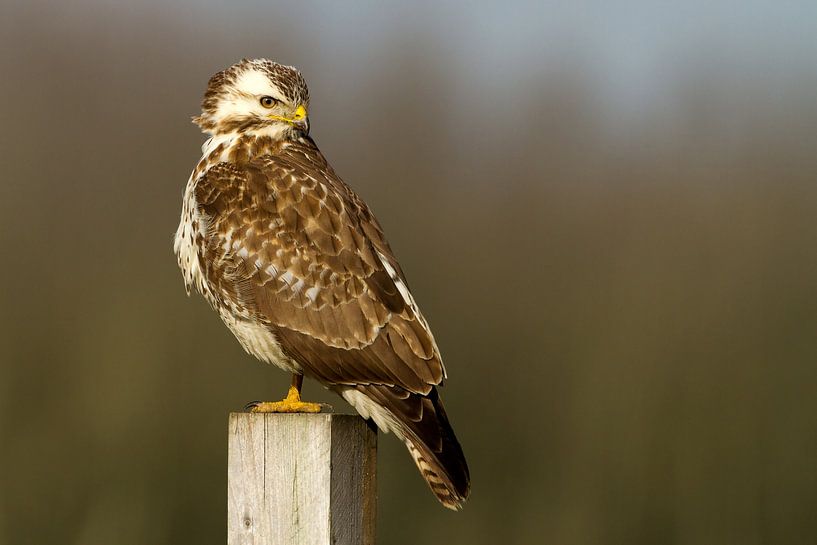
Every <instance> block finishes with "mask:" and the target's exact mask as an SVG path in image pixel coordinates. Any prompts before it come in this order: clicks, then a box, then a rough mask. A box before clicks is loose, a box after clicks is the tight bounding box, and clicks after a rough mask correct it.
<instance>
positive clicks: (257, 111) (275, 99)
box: [193, 59, 309, 139]
mask: <svg viewBox="0 0 817 545" xmlns="http://www.w3.org/2000/svg"><path fill="white" fill-rule="evenodd" d="M307 108H309V89H307V87H306V81H304V78H303V76H301V73H300V72H299V71H298V70H297V69H295V68H293V67H291V66H284V65H282V64H278V63H276V62H272V61H269V60H267V59H255V60H247V59H243V60H242V61H240V62H238V63H236V64H234V65H232V66H231V67H229V68H227V69H226V70H223V71H221V72H218V73H217V74H215V75H214V76H213V77H211V78H210V82H209V83H208V84H207V92H206V93H205V94H204V100H203V101H202V103H201V115H199V116H196V117H194V118H193V122H194V123H196V125H198V126H199V127H201V129H202V130H203V131H204V132H207V133H210V134H213V135H216V134H224V133H229V132H257V133H263V134H266V135H268V136H272V137H273V138H275V139H280V138H287V137H290V136H291V135H293V134H295V133H297V132H302V133H308V132H309V118H308V117H307Z"/></svg>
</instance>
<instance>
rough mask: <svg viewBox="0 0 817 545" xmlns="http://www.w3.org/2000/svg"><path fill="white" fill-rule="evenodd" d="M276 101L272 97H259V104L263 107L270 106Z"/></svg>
mask: <svg viewBox="0 0 817 545" xmlns="http://www.w3.org/2000/svg"><path fill="white" fill-rule="evenodd" d="M277 102H278V101H277V100H275V99H274V98H272V97H261V106H263V107H264V108H272V107H273V106H275V104H276V103H277Z"/></svg>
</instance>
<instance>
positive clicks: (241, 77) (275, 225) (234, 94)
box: [174, 59, 470, 509]
mask: <svg viewBox="0 0 817 545" xmlns="http://www.w3.org/2000/svg"><path fill="white" fill-rule="evenodd" d="M308 109H309V91H308V90H307V86H306V82H305V81H304V78H303V77H302V76H301V73H300V72H299V71H298V70H296V69H295V68H292V67H290V66H283V65H281V64H278V63H275V62H272V61H269V60H266V59H257V60H247V59H244V60H242V61H241V62H238V63H237V64H234V65H233V66H230V67H229V68H227V69H226V70H224V71H222V72H218V73H217V74H215V75H214V76H213V77H212V78H210V81H209V83H208V86H207V91H206V93H205V95H204V100H203V102H202V112H201V115H199V116H197V117H195V118H193V121H194V122H195V123H196V124H197V125H198V126H199V127H201V129H202V130H203V131H204V132H205V133H207V134H209V135H210V138H209V140H207V141H206V142H205V144H204V145H203V146H202V153H203V154H202V157H201V160H200V161H199V163H198V164H197V165H196V168H195V169H194V170H193V173H192V174H191V175H190V179H189V181H188V182H187V187H186V188H185V191H184V201H183V204H182V214H181V222H180V223H179V228H178V230H177V232H176V236H175V241H174V249H175V252H176V256H177V258H178V262H179V266H180V267H181V269H182V272H183V275H184V281H185V284H186V287H187V291H188V294H189V293H190V290H191V288H192V287H195V288H196V289H197V290H198V291H199V292H200V293H201V294H202V295H203V296H204V298H205V299H207V301H208V302H209V303H210V305H212V307H213V308H214V309H215V310H216V311H217V312H218V313H219V315H220V316H221V318H222V320H224V323H225V324H227V327H229V328H230V330H231V331H232V332H233V334H234V335H235V336H236V338H238V341H239V342H240V343H241V344H242V346H243V347H244V348H245V349H246V350H247V352H249V353H250V354H252V355H253V356H255V357H256V358H258V359H260V360H262V361H264V362H267V363H272V364H274V365H277V366H278V367H280V368H281V369H283V370H285V371H287V372H289V373H291V374H292V375H293V379H292V386H291V387H290V389H289V393H288V394H287V396H286V398H285V399H284V400H282V401H277V402H265V403H257V404H255V406H254V407H253V409H252V410H253V411H257V412H318V411H319V410H320V405H318V404H316V403H307V402H303V401H301V398H300V391H301V386H302V381H303V377H304V376H308V377H311V378H313V379H315V380H317V381H318V382H320V383H321V384H323V385H324V386H326V387H327V388H329V389H330V390H333V391H335V392H337V393H338V394H340V395H341V396H342V397H343V398H344V399H345V400H346V401H348V402H349V403H350V404H351V405H352V406H353V407H354V408H355V409H356V410H357V411H358V412H359V413H360V414H361V415H362V416H363V417H364V418H371V419H373V420H374V422H375V424H376V425H377V426H378V428H380V429H381V430H382V431H384V432H389V431H391V432H393V433H394V434H395V435H396V436H397V437H399V438H400V439H401V440H403V441H404V442H405V444H406V446H407V447H408V450H409V453H410V454H411V456H412V457H413V458H414V461H415V463H416V464H417V467H418V469H419V470H420V473H421V474H422V476H423V477H424V478H425V480H426V482H427V483H428V485H429V486H430V487H431V490H432V491H433V492H434V494H435V495H436V496H437V498H438V499H439V500H440V502H442V504H443V505H445V506H446V507H449V508H451V509H459V508H460V507H461V505H462V503H463V501H464V500H465V499H466V498H467V497H468V493H469V489H470V476H469V472H468V466H467V465H466V462H465V457H464V455H463V452H462V448H461V447H460V444H459V442H458V441H457V438H456V437H455V436H454V431H453V429H452V428H451V425H450V424H449V422H448V417H447V416H446V414H445V409H443V404H442V400H441V399H440V395H439V393H438V391H437V386H440V385H442V383H443V380H444V378H445V376H446V373H445V368H444V367H443V363H442V360H441V358H440V352H439V350H438V349H437V344H436V343H435V341H434V337H433V335H432V334H431V330H430V329H429V327H428V324H427V323H426V320H425V318H423V315H422V314H421V313H420V310H419V309H418V308H417V303H416V302H415V301H414V298H413V297H412V295H411V292H410V291H409V288H408V284H407V283H406V279H405V277H404V275H403V271H402V270H401V269H400V265H399V264H398V263H397V259H396V258H395V257H394V253H393V252H392V250H391V248H390V247H389V244H388V242H386V239H385V237H384V235H383V230H382V229H381V227H380V224H379V223H378V221H377V219H375V217H374V215H373V214H372V212H371V211H370V210H369V208H368V207H367V206H366V204H365V203H364V202H363V201H362V200H361V199H360V197H358V196H357V195H356V194H355V192H354V191H352V189H351V188H350V187H349V186H348V185H346V183H344V182H343V180H341V179H340V177H339V176H338V175H337V174H336V173H335V171H334V170H333V169H332V167H331V166H329V163H327V161H326V159H325V158H324V156H323V154H321V152H320V150H319V149H318V147H317V146H316V145H315V142H314V141H313V140H312V139H311V138H310V137H309V117H308Z"/></svg>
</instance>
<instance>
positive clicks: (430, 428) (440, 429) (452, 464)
mask: <svg viewBox="0 0 817 545" xmlns="http://www.w3.org/2000/svg"><path fill="white" fill-rule="evenodd" d="M355 390H356V391H358V392H360V393H362V394H364V395H365V396H366V397H367V398H368V399H369V400H371V401H373V402H374V403H375V404H376V405H377V406H378V408H380V409H381V410H382V409H385V411H387V413H388V414H387V415H386V414H381V415H378V414H377V413H378V411H377V410H376V409H374V408H373V407H369V408H368V409H365V408H363V407H362V404H361V403H360V400H358V399H357V398H356V396H349V395H344V397H346V399H347V400H349V401H350V402H352V404H353V405H354V406H355V408H357V409H358V411H360V412H361V414H363V416H365V417H369V416H370V415H371V416H372V417H373V418H374V420H375V422H376V423H377V424H378V426H379V427H381V428H385V429H391V430H392V431H394V432H395V434H396V435H398V436H399V437H401V438H402V439H403V441H404V442H405V443H406V447H407V448H408V451H409V453H410V454H411V457H412V458H413V459H414V463H415V464H417V469H419V470H420V475H422V477H423V479H425V481H426V482H427V483H428V486H429V487H430V488H431V491H432V492H433V493H434V495H435V496H437V499H439V500H440V502H441V503H442V504H443V505H444V506H445V507H448V508H449V509H454V510H459V509H460V508H461V507H462V504H463V502H464V501H465V500H466V499H467V498H468V494H469V492H470V490H471V476H470V472H469V471H468V464H467V463H466V461H465V455H464V454H463V452H462V447H461V446H460V443H459V441H457V437H456V436H455V435H454V430H453V429H452V428H451V424H450V423H449V422H448V417H447V416H446V414H445V409H444V408H443V404H442V401H441V400H440V397H439V394H438V393H437V389H436V388H432V389H431V391H430V392H429V393H428V394H427V395H421V394H416V393H413V392H409V391H408V390H404V389H403V388H400V387H398V386H385V385H359V386H356V387H355ZM353 399H354V401H353ZM361 409H364V410H362V411H361Z"/></svg>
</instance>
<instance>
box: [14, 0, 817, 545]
mask: <svg viewBox="0 0 817 545" xmlns="http://www.w3.org/2000/svg"><path fill="white" fill-rule="evenodd" d="M612 4H613V3H603V2H595V3H574V4H570V5H560V4H556V3H536V4H534V3H530V4H525V3H522V4H508V5H499V4H498V5H495V6H492V5H486V6H475V5H471V4H460V5H454V4H448V5H446V6H438V5H435V4H431V3H417V4H392V5H387V4H382V3H374V2H372V3H360V4H355V5H350V4H346V3H324V4H320V3H310V2H290V3H280V4H278V3H268V2H242V3H229V4H228V3H224V4H221V3H216V2H205V3H194V2H182V3H172V4H167V3H160V2H158V1H153V2H144V3H133V4H125V3H116V2H104V1H102V0H99V1H93V2H92V1H82V2H75V3H70V4H69V3H43V2H37V1H35V2H26V3H22V2H20V3H11V4H8V3H4V5H3V6H2V8H1V9H2V16H1V17H0V46H1V47H0V69H1V71H0V74H2V78H0V152H1V153H2V158H3V162H2V170H0V248H2V253H0V259H2V261H1V262H0V264H2V266H1V267H0V544H1V545H18V544H28V543H31V544H37V545H42V544H52V543H53V544H57V543H60V544H82V545H96V544H99V545H103V544H104V545H108V544H112V543H115V544H117V545H131V544H133V545H136V544H152V545H163V544H167V545H170V544H172V545H179V544H186V543H190V544H196V545H202V544H204V543H224V542H225V537H226V531H225V525H226V523H225V518H226V517H225V514H226V486H225V485H226V483H225V480H226V424H227V413H228V412H229V411H230V410H236V409H240V408H241V407H242V406H243V405H244V404H245V403H246V402H247V401H250V400H256V399H265V398H266V399H272V398H277V397H279V396H280V395H282V394H283V393H284V391H285V388H286V385H287V381H288V379H287V377H286V376H285V375H284V374H283V373H281V372H280V371H278V370H275V369H271V368H269V367H267V366H265V365H262V364H259V363H257V362H255V361H254V360H253V359H252V358H250V357H249V356H247V355H246V354H244V353H243V351H242V350H241V348H240V347H239V345H238V343H237V342H236V341H235V339H234V338H233V337H232V336H231V334H230V333H229V332H228V330H227V329H226V328H225V327H224V326H223V325H222V323H221V322H220V321H219V320H218V318H217V317H216V315H215V314H214V313H213V312H212V311H211V310H210V309H209V308H208V307H207V305H206V304H205V303H204V302H203V300H202V299H201V298H200V297H195V298H192V299H188V298H186V297H185V295H184V288H183V285H182V280H181V275H180V272H179V271H178V270H177V267H176V263H175V258H174V256H173V253H172V234H173V232H174V231H175V229H176V225H177V222H178V216H179V211H180V206H181V193H182V190H183V187H184V184H185V181H186V179H187V176H188V175H189V172H190V170H191V169H192V167H193V166H194V164H195V162H196V161H197V159H198V157H199V155H200V150H199V147H200V145H201V143H202V141H203V137H202V135H201V134H200V133H199V132H198V130H197V128H196V127H194V126H193V125H192V124H191V123H190V122H189V118H190V117H191V116H192V115H195V114H196V113H197V109H198V104H199V101H200V98H201V95H202V93H203V91H204V88H205V85H206V82H207V78H208V77H209V76H210V75H211V74H212V73H213V72H215V71H217V70H220V69H221V68H223V67H225V66H227V65H229V64H231V63H232V62H234V61H235V60H237V59H239V58H241V57H258V56H266V57H270V58H273V59H275V60H278V61H281V62H284V63H287V64H294V65H297V66H298V67H300V68H301V69H302V71H303V73H304V75H305V77H306V78H307V81H308V82H309V84H310V88H311V93H312V108H311V112H310V114H311V116H310V117H311V124H312V134H313V136H314V137H315V139H316V141H317V142H318V145H319V146H320V147H321V149H322V150H323V152H324V153H325V154H326V156H327V157H328V158H329V160H330V161H331V162H332V164H333V165H334V167H335V169H336V170H337V171H338V172H339V173H340V175H341V176H342V177H344V178H345V179H346V181H347V182H349V183H350V184H351V185H352V186H353V187H354V188H355V189H356V190H357V191H358V192H359V193H360V194H361V195H362V196H363V197H364V198H365V199H366V200H367V202H368V203H369V204H370V205H371V207H372V208H373V210H374V211H375V212H376V213H377V215H378V217H379V218H380V220H381V222H382V224H383V226H384V228H385V229H386V232H387V235H388V236H389V239H390V241H391V243H392V246H393V248H394V249H395V251H396V253H397V255H398V257H399V258H400V261H401V263H402V265H403V269H404V270H405V272H406V274H407V276H408V279H409V282H410V284H411V287H412V291H413V293H414V295H415V297H416V299H417V300H418V302H419V304H420V306H421V308H422V309H423V311H424V313H425V314H426V316H427V318H428V321H429V322H430V324H431V326H432V328H433V330H434V332H435V336H436V338H437V340H438V343H439V345H440V348H441V350H442V353H443V356H444V359H445V362H446V365H447V367H448V371H449V377H450V380H449V382H448V385H447V386H446V388H445V389H444V390H443V397H444V399H445V401H446V406H447V408H448V413H449V416H450V417H451V419H452V422H453V424H454V427H455V429H456V430H457V434H458V436H459V437H460V439H461V442H462V444H463V446H464V449H465V452H466V454H467V456H468V460H469V462H470V465H471V470H472V476H473V494H472V499H471V500H470V502H469V503H468V504H467V505H466V508H465V510H464V511H462V512H460V513H452V512H449V511H447V510H445V509H443V508H442V507H440V506H439V505H438V504H437V502H436V501H435V500H434V498H433V497H432V495H431V494H430V493H429V491H428V490H427V488H426V485H425V484H424V483H423V482H422V480H421V479H420V477H419V476H418V474H417V472H416V470H415V468H414V466H413V464H412V463H411V460H410V458H409V456H408V455H407V454H406V452H405V449H404V448H403V447H402V445H400V444H399V443H398V442H397V441H395V440H394V438H393V437H390V436H387V437H381V441H380V458H379V503H378V508H379V519H378V520H379V528H378V537H379V541H378V543H380V544H383V545H385V544H413V543H418V542H433V543H463V544H481V543H486V544H492V545H494V544H505V543H508V544H514V543H519V544H533V543H557V544H560V545H571V544H596V543H598V544H601V543H622V544H628V545H632V544H640V543H644V544H655V543H666V544H676V543H677V544H699V543H700V544H704V543H705V544H709V543H736V544H742V545H747V544H754V543H775V544H784V543H804V544H805V543H814V542H815V539H817V517H815V510H817V398H816V397H815V388H816V387H817V366H815V362H817V339H815V332H816V331H817V229H816V228H815V215H816V214H817V183H816V182H817V136H816V135H817V100H816V99H815V97H817V62H815V58H817V41H816V40H815V39H814V36H815V34H816V33H817V10H815V8H814V7H813V4H812V3H810V2H801V3H786V2H775V3H773V2H765V3H763V2H719V3H711V2H698V1H692V2H684V3H682V4H681V3H679V4H678V5H675V4H673V3H666V4H664V3H660V4H659V3H651V2H646V1H644V2H629V3H627V2H623V3H616V5H612ZM305 391H306V395H307V397H309V398H313V399H314V398H316V397H317V398H318V399H319V400H324V401H328V402H330V403H333V404H334V405H335V406H336V408H343V404H342V403H341V402H340V400H339V399H338V398H335V397H333V396H332V395H330V394H328V393H327V392H325V391H323V390H322V389H321V388H319V387H318V386H317V385H315V384H314V383H311V382H308V383H307V385H306V390H305Z"/></svg>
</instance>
